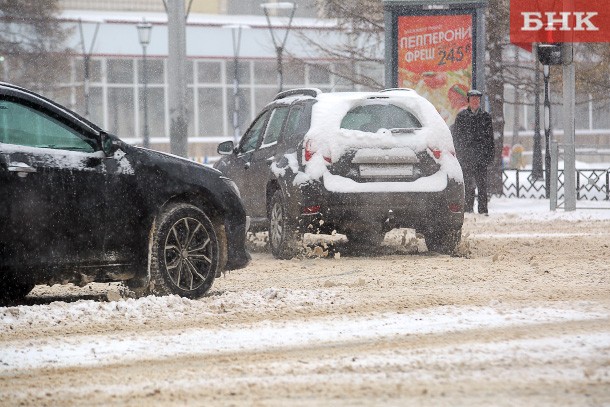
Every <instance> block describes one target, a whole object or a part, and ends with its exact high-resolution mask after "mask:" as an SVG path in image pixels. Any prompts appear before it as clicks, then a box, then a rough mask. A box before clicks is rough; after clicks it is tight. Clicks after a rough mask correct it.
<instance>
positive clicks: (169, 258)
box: [148, 203, 224, 299]
mask: <svg viewBox="0 0 610 407" xmlns="http://www.w3.org/2000/svg"><path fill="white" fill-rule="evenodd" d="M219 229H220V228H219ZM219 233H220V231H219V230H218V231H217V228H215V227H214V224H213V223H212V221H211V220H210V218H209V217H208V216H207V215H206V214H205V213H204V212H203V211H202V210H201V209H199V208H198V207H196V206H193V205H190V204H186V203H178V204H172V205H170V206H168V207H167V208H165V209H164V210H163V211H162V213H161V214H160V215H159V216H158V218H157V219H156V221H155V225H154V226H153V231H152V233H151V235H152V236H151V238H152V245H151V249H150V250H151V253H150V283H149V287H148V288H149V292H150V293H151V294H154V295H170V294H177V295H180V296H182V297H187V298H193V299H194V298H200V297H202V296H203V295H204V294H205V293H206V292H208V290H209V289H210V288H211V287H212V283H213V282H214V279H215V277H216V275H217V274H218V273H219V272H220V271H221V270H222V269H221V266H222V262H223V261H224V259H223V256H224V251H223V250H224V248H223V247H222V237H219Z"/></svg>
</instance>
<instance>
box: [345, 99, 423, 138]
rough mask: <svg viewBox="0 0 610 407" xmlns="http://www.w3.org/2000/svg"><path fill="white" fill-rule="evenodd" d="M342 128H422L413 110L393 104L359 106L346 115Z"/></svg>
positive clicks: (363, 129) (370, 130) (371, 130)
mask: <svg viewBox="0 0 610 407" xmlns="http://www.w3.org/2000/svg"><path fill="white" fill-rule="evenodd" d="M341 128H342V129H349V130H361V131H369V132H376V131H377V130H379V129H396V128H421V123H420V122H419V120H417V117H415V115H413V114H412V113H411V112H408V111H406V110H404V109H401V108H399V107H397V106H395V105H391V104H384V105H381V104H372V105H364V106H358V107H356V108H354V109H352V110H350V111H349V112H347V114H346V115H345V117H344V118H343V120H342V121H341Z"/></svg>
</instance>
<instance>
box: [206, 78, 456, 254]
mask: <svg viewBox="0 0 610 407" xmlns="http://www.w3.org/2000/svg"><path fill="white" fill-rule="evenodd" d="M218 152H219V154H221V155H223V157H222V158H221V159H220V160H219V161H218V162H217V163H216V164H215V168H218V169H219V170H220V171H222V172H223V173H224V174H226V175H227V176H228V177H230V178H232V179H233V180H234V181H235V182H236V183H237V185H238V187H239V189H240V191H241V194H242V198H243V200H244V205H245V207H246V212H247V213H248V215H250V217H251V222H252V223H251V230H252V231H257V230H264V229H268V230H269V235H270V236H269V242H270V246H271V250H272V252H273V254H274V255H275V256H276V257H278V258H290V257H292V256H294V254H295V253H296V252H297V251H298V250H299V247H300V241H301V238H302V235H303V233H306V232H314V231H315V232H319V233H331V232H332V231H337V232H338V233H343V234H345V235H347V238H348V240H349V243H350V244H351V245H354V246H357V247H367V246H377V245H380V244H381V242H382V241H383V238H384V235H385V232H387V231H389V230H391V229H393V228H398V227H403V228H414V229H416V230H417V231H418V232H419V233H422V234H423V235H424V237H425V240H426V245H427V246H428V249H429V250H434V251H439V252H442V253H451V252H453V251H454V250H455V248H456V246H457V244H458V243H459V241H460V237H461V229H462V223H463V221H464V186H463V177H462V170H461V168H460V165H459V164H458V161H457V159H456V158H455V152H454V147H453V141H452V138H451V133H450V131H449V128H448V127H447V125H446V124H445V122H444V121H443V119H442V118H441V116H440V115H439V114H438V112H437V111H436V109H435V108H434V107H433V106H432V104H430V102H428V101H427V100H426V99H424V98H423V97H421V96H419V95H418V94H417V93H416V92H415V91H413V90H410V89H388V90H384V91H380V92H345V93H327V94H324V93H322V92H321V91H319V90H318V89H293V90H288V91H285V92H282V93H280V94H278V95H277V97H276V98H275V100H274V101H273V102H272V103H270V104H269V105H267V106H266V107H265V108H264V109H263V111H262V112H261V113H260V114H259V115H258V117H257V118H256V119H255V120H254V122H253V123H252V125H251V126H250V127H249V129H248V130H247V131H246V133H245V134H244V136H243V137H242V139H241V141H240V142H239V145H238V146H237V147H234V145H233V142H231V141H227V142H224V143H221V144H220V145H219V146H218Z"/></svg>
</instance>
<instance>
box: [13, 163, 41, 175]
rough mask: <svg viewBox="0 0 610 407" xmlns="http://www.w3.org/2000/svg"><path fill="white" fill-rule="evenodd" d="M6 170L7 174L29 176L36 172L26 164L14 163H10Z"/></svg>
mask: <svg viewBox="0 0 610 407" xmlns="http://www.w3.org/2000/svg"><path fill="white" fill-rule="evenodd" d="M8 170H9V172H16V173H18V174H24V175H25V174H29V173H32V172H36V168H34V167H32V166H30V165H27V164H26V163H22V162H16V163H10V164H9V165H8Z"/></svg>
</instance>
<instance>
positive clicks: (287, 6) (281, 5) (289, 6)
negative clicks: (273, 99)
mask: <svg viewBox="0 0 610 407" xmlns="http://www.w3.org/2000/svg"><path fill="white" fill-rule="evenodd" d="M261 7H262V8H263V10H264V12H265V17H266V18H267V25H268V26H269V33H270V34H271V40H272V41H273V46H274V47H275V53H276V55H277V81H278V87H279V91H280V92H281V91H282V90H283V88H284V72H283V69H282V56H283V54H284V46H285V45H286V39H287V38H288V32H289V31H290V26H291V25H292V19H293V18H294V13H295V11H296V9H297V6H296V4H294V3H292V2H288V1H286V2H278V3H263V4H261ZM269 10H290V17H289V19H288V25H287V26H286V31H285V32H284V38H283V39H282V41H279V39H277V38H276V37H275V33H274V31H273V25H271V19H270V18H269Z"/></svg>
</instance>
